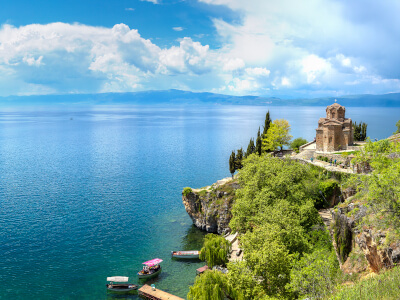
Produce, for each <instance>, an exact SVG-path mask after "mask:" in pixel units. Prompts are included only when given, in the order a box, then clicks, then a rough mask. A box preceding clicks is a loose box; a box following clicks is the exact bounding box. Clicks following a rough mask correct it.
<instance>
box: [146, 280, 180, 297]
mask: <svg viewBox="0 0 400 300" xmlns="http://www.w3.org/2000/svg"><path fill="white" fill-rule="evenodd" d="M139 296H141V297H143V298H145V299H151V300H184V299H183V298H179V297H177V296H174V295H171V294H168V293H167V292H164V291H162V290H159V289H157V288H156V289H155V290H154V291H153V289H152V288H151V286H149V285H147V284H145V285H143V286H142V287H141V288H140V289H139Z"/></svg>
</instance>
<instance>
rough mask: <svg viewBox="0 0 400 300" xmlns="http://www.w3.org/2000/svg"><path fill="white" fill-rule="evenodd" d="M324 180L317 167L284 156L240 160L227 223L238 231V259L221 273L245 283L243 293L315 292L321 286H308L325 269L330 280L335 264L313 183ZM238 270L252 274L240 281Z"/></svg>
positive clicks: (255, 295) (286, 295) (294, 294)
mask: <svg viewBox="0 0 400 300" xmlns="http://www.w3.org/2000/svg"><path fill="white" fill-rule="evenodd" d="M325 181H328V182H327V183H326V184H325V186H327V187H328V186H331V185H334V184H331V182H332V179H330V178H328V177H327V176H326V174H325V173H324V172H323V171H321V170H319V169H317V168H314V167H312V166H309V165H303V164H300V163H297V162H295V161H292V160H289V159H287V160H282V159H278V158H273V157H266V156H264V157H263V156H261V157H259V156H257V155H251V156H249V157H248V158H247V159H246V160H245V161H244V167H243V168H242V170H241V171H240V172H239V184H240V186H241V188H240V189H239V190H237V192H236V200H235V203H234V206H233V209H232V214H233V217H232V220H231V223H230V226H231V228H232V229H233V230H235V231H238V232H240V233H241V237H240V242H241V247H242V249H243V251H244V262H242V263H241V264H236V265H234V264H232V263H231V264H229V265H228V267H229V268H230V269H233V270H235V272H233V274H231V273H228V275H227V276H228V277H229V278H230V280H231V281H232V282H236V283H237V285H241V288H243V285H246V288H245V292H244V293H245V298H247V299H250V298H251V299H261V298H263V297H278V298H293V297H297V295H300V294H301V295H309V296H315V295H316V294H318V295H319V294H322V293H324V292H325V291H326V288H323V285H322V284H321V286H320V287H319V289H318V291H314V290H312V289H311V288H310V286H311V285H312V283H313V282H315V281H316V280H318V278H319V277H323V276H326V275H327V274H329V276H330V277H329V279H328V280H327V281H329V282H330V283H331V284H332V285H333V284H334V283H335V278H336V277H335V274H336V272H337V269H338V263H337V262H336V260H335V259H334V252H333V250H332V246H331V244H330V238H329V235H327V234H326V233H324V231H321V230H322V229H321V228H322V226H321V219H320V217H319V215H318V213H317V210H316V209H315V205H316V204H317V202H319V201H321V200H320V199H321V194H320V190H319V184H320V183H321V182H325ZM328 190H329V189H328V188H327V189H326V191H324V192H328ZM315 236H318V237H319V240H323V241H324V242H318V238H316V237H315ZM321 236H322V237H321ZM315 257H319V260H318V261H315V263H314V260H313V259H314V258H315ZM329 257H333V259H328V258H329ZM323 263H325V265H326V266H325V267H326V268H325V267H322V264H323ZM307 268H308V269H307ZM238 269H241V270H242V272H245V274H247V276H250V278H252V279H250V280H249V279H247V281H244V280H243V278H242V277H240V276H239V275H238V274H240V272H238ZM314 271H315V272H316V274H315V277H312V276H310V273H312V272H314ZM305 278H308V279H309V280H308V281H304V279H305ZM307 282H311V283H309V284H308V283H307Z"/></svg>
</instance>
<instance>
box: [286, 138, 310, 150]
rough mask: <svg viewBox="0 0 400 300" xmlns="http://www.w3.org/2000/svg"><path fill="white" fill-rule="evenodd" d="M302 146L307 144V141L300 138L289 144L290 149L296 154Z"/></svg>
mask: <svg viewBox="0 0 400 300" xmlns="http://www.w3.org/2000/svg"><path fill="white" fill-rule="evenodd" d="M304 144H307V140H306V139H303V138H301V137H299V138H297V139H294V140H293V141H292V142H291V143H290V147H291V148H292V149H293V150H295V151H296V152H298V150H299V148H300V146H303V145H304Z"/></svg>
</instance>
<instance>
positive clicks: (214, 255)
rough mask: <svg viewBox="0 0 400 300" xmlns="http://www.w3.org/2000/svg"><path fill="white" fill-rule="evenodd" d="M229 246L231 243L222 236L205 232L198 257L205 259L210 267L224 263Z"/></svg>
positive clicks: (226, 259) (226, 260)
mask: <svg viewBox="0 0 400 300" xmlns="http://www.w3.org/2000/svg"><path fill="white" fill-rule="evenodd" d="M230 248H231V244H230V243H229V242H228V241H227V240H226V239H225V238H224V237H222V236H220V235H216V234H212V233H211V234H207V235H206V236H205V238H204V244H203V248H201V251H200V259H201V260H205V261H207V265H208V266H209V267H210V268H212V267H214V266H217V265H225V264H226V263H227V262H228V254H229V252H230Z"/></svg>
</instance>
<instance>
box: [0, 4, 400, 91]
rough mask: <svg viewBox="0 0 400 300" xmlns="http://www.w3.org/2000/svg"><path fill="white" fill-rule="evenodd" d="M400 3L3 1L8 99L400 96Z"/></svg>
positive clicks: (3, 83)
mask: <svg viewBox="0 0 400 300" xmlns="http://www.w3.org/2000/svg"><path fill="white" fill-rule="evenodd" d="M399 11H400V1H397V0H386V1H381V2H379V1H372V0H353V1H345V0H307V1H296V0H281V1H272V0H248V1H243V0H187V1H185V0H180V1H178V0H176V1H173V0H169V1H167V0H151V1H144V0H143V1H140V0H114V1H101V0H100V1H99V0H98V1H93V0H80V1H77V0H70V1H55V0H53V1H44V0H38V1H26V0H13V1H5V0H0V96H8V95H32V94H64V93H103V92H131V91H143V90H164V89H171V88H174V89H182V90H189V91H194V92H215V93H223V94H231V95H263V96H287V97H299V98H302V97H319V96H341V95H346V94H364V93H370V94H381V93H390V92H400V80H399V78H400V68H399V65H400V56H399V55H398V53H400V39H399V38H398V37H399V36H400V18H398V16H397V14H398V12H399Z"/></svg>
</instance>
